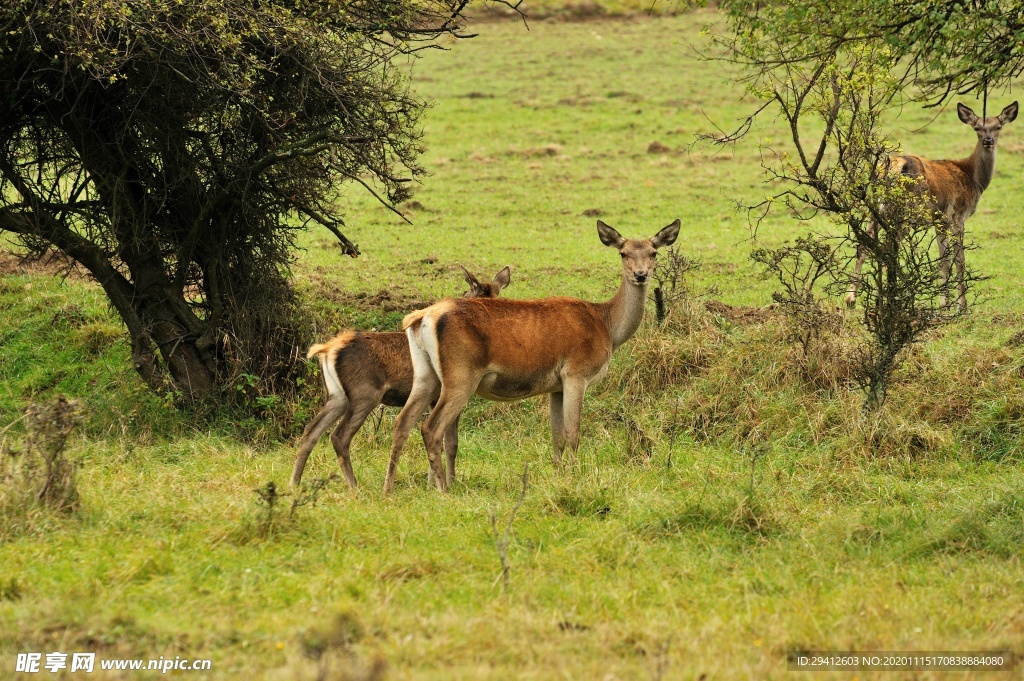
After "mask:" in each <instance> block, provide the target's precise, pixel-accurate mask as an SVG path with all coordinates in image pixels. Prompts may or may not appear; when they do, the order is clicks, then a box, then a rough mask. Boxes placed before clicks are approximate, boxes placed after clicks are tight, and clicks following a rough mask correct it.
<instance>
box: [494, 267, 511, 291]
mask: <svg viewBox="0 0 1024 681" xmlns="http://www.w3.org/2000/svg"><path fill="white" fill-rule="evenodd" d="M510 281H512V271H511V270H510V269H509V268H508V265H505V267H503V268H502V269H501V271H500V272H498V273H497V274H495V275H494V279H493V280H491V286H493V287H494V292H495V293H497V292H498V291H500V290H501V289H503V288H505V287H506V286H508V284H509V282H510Z"/></svg>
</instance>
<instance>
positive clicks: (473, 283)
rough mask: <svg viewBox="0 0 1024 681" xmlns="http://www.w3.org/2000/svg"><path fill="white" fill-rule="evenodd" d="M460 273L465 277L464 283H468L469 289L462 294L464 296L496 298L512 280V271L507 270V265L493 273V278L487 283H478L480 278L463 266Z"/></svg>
mask: <svg viewBox="0 0 1024 681" xmlns="http://www.w3.org/2000/svg"><path fill="white" fill-rule="evenodd" d="M459 267H462V265H459ZM462 274H463V276H465V277H466V283H467V284H469V290H468V291H466V295H465V296H464V297H466V298H497V297H498V294H499V293H500V292H501V289H503V288H505V287H506V286H508V284H509V282H510V281H511V280H512V273H511V271H509V269H508V265H506V266H505V267H504V268H502V270H501V271H500V272H498V273H497V274H496V275H494V279H492V280H491V283H489V284H483V283H480V280H479V279H477V278H476V277H474V276H473V275H472V274H470V273H469V270H467V269H466V268H465V267H462Z"/></svg>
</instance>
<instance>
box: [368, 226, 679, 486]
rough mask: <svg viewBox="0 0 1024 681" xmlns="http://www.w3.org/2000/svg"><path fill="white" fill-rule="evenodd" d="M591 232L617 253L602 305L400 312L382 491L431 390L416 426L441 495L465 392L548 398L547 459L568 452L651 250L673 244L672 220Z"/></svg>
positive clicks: (639, 302)
mask: <svg viewBox="0 0 1024 681" xmlns="http://www.w3.org/2000/svg"><path fill="white" fill-rule="evenodd" d="M597 232H598V236H599V237H600V238H601V242H602V243H604V245H606V246H611V247H612V248H615V249H616V250H617V251H618V252H619V255H620V256H621V258H622V283H621V284H620V286H619V290H618V293H616V294H615V297H614V298H612V299H611V300H610V301H608V302H605V303H590V302H587V301H584V300H577V299H575V298H542V299H540V300H493V299H484V298H480V299H476V300H468V299H465V298H461V299H450V300H442V301H440V302H438V303H435V304H434V305H432V306H430V307H428V308H426V309H425V310H419V311H417V312H413V313H411V314H409V315H407V316H406V318H405V321H404V322H402V326H403V327H404V328H405V330H406V333H407V334H408V336H409V349H410V351H411V352H412V362H413V368H414V371H415V377H414V379H413V387H412V393H411V394H410V395H409V401H408V402H406V403H405V407H404V408H403V409H402V413H400V414H399V415H398V419H397V420H396V421H395V434H394V442H393V443H392V447H391V461H390V462H389V463H388V474H387V479H386V480H385V482H384V491H385V493H387V492H390V491H391V489H392V487H393V486H394V482H395V472H396V469H397V468H398V458H399V456H400V455H401V452H402V446H403V445H404V444H405V442H406V440H407V439H408V437H409V431H410V430H412V426H413V424H414V423H415V422H416V420H417V419H418V418H419V417H420V415H421V414H422V413H423V411H424V410H425V409H426V408H427V405H428V404H430V401H431V399H433V396H434V395H437V394H438V389H440V397H438V399H437V404H436V405H435V406H434V408H433V409H432V410H431V412H430V416H429V417H427V420H426V421H425V422H424V424H423V427H422V432H423V442H424V444H425V445H426V448H427V457H428V458H429V459H430V467H431V470H432V472H433V475H432V476H431V477H432V479H433V482H434V484H435V485H436V486H437V488H438V489H440V490H442V491H443V490H445V489H447V487H448V485H449V484H451V482H452V479H453V477H454V476H453V473H452V463H453V461H454V459H453V458H452V455H451V453H450V452H449V455H448V468H447V471H446V470H445V466H444V463H443V462H442V461H441V446H442V443H443V441H444V438H446V437H447V435H446V431H448V429H449V428H451V427H452V424H455V423H458V419H459V415H460V414H461V413H462V408H463V407H464V406H465V405H466V402H467V401H468V400H469V398H470V396H471V395H473V394H474V393H476V394H477V395H479V396H481V397H483V398H485V399H488V400H496V401H501V402H512V401H516V400H522V399H525V398H527V397H532V396H534V395H544V394H549V395H550V396H551V439H552V442H553V444H554V461H555V463H556V464H557V463H559V462H560V461H561V457H562V452H563V450H564V449H565V448H566V447H568V448H569V451H570V453H571V454H572V455H575V453H576V450H577V448H578V447H579V441H580V411H581V409H582V407H583V393H584V392H585V391H586V389H587V386H589V385H591V384H593V383H595V382H596V381H599V380H600V379H601V378H602V377H603V376H604V375H605V373H606V372H607V371H608V362H609V361H610V360H611V357H612V353H613V352H614V351H615V349H616V348H618V347H619V346H620V345H622V344H623V343H625V342H626V341H627V340H629V339H630V338H631V337H632V336H633V334H634V333H635V332H636V330H637V328H638V327H639V326H640V321H641V320H642V319H643V316H644V307H645V305H646V302H647V284H648V281H649V280H650V277H651V273H652V272H653V270H654V262H655V257H656V255H657V251H658V249H659V248H662V247H665V246H670V245H672V243H673V242H675V240H676V237H677V236H678V235H679V220H676V221H675V222H673V223H672V224H671V225H669V226H668V227H665V228H664V229H662V230H661V231H660V232H658V233H657V234H656V235H655V236H654V237H652V238H650V239H624V238H623V237H622V236H621V235H619V233H618V232H617V231H615V230H614V229H612V228H611V227H609V226H608V225H606V224H605V223H603V222H601V221H600V220H598V222H597Z"/></svg>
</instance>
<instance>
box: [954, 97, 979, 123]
mask: <svg viewBox="0 0 1024 681" xmlns="http://www.w3.org/2000/svg"><path fill="white" fill-rule="evenodd" d="M956 115H957V116H959V117H960V120H961V121H962V122H964V123H966V124H967V125H974V122H975V121H977V120H978V115H977V114H975V113H974V112H973V111H971V107H969V106H965V105H964V104H961V103H960V102H957V103H956Z"/></svg>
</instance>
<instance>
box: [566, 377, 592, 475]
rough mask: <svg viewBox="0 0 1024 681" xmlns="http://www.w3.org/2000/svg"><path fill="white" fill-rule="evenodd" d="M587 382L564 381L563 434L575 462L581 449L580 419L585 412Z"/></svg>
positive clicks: (580, 380)
mask: <svg viewBox="0 0 1024 681" xmlns="http://www.w3.org/2000/svg"><path fill="white" fill-rule="evenodd" d="M586 390H587V382H586V381H585V380H583V379H572V380H565V379H563V380H562V432H564V433H565V445H566V447H568V449H569V457H570V459H571V460H572V461H573V462H575V461H576V452H577V450H578V449H579V447H580V417H581V414H582V412H583V394H584V393H585V392H586Z"/></svg>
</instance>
